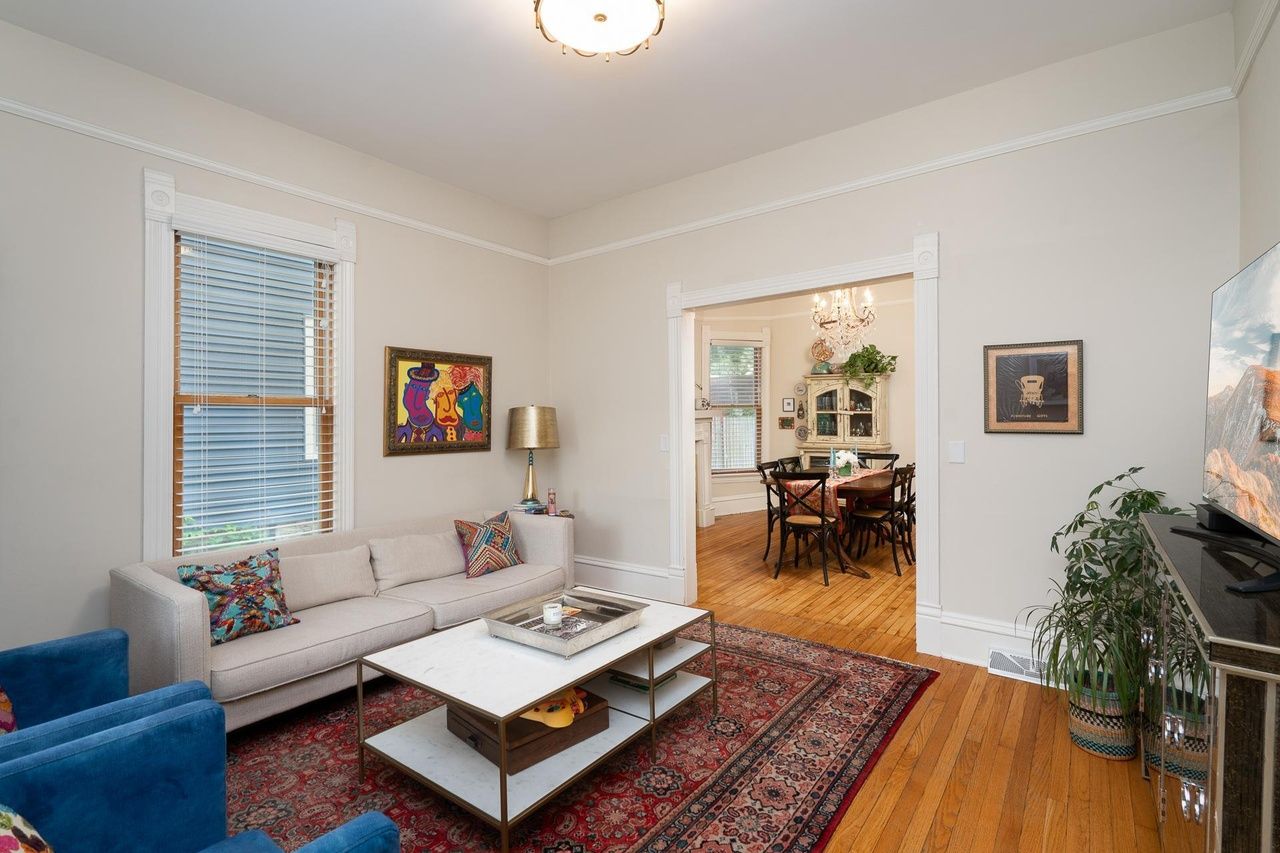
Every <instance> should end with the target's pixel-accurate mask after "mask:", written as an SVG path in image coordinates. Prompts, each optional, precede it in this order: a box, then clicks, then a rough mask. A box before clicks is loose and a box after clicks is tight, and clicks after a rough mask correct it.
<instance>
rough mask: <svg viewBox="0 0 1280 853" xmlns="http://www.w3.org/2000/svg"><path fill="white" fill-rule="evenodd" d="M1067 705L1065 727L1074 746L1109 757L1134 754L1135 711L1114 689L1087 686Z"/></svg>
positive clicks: (1132, 756) (1122, 759)
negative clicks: (1101, 689) (1077, 697)
mask: <svg viewBox="0 0 1280 853" xmlns="http://www.w3.org/2000/svg"><path fill="white" fill-rule="evenodd" d="M1068 705H1069V707H1068V711H1067V730H1068V731H1069V732H1070V733H1071V742H1072V743H1074V744H1075V745H1076V746H1078V747H1080V748H1081V749H1083V750H1084V751H1085V752H1092V753H1093V754H1094V755H1100V756H1102V757H1103V758H1106V759H1110V760H1112V761H1128V760H1129V759H1131V758H1134V757H1135V756H1137V754H1138V715H1137V714H1135V713H1134V712H1133V710H1132V709H1131V708H1125V707H1123V706H1121V704H1120V699H1119V697H1118V696H1117V695H1116V694H1115V693H1113V692H1111V691H1105V692H1104V691H1094V690H1088V689H1086V690H1084V691H1083V692H1082V693H1081V695H1080V696H1079V699H1078V700H1071V701H1069V702H1068Z"/></svg>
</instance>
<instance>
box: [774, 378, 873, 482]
mask: <svg viewBox="0 0 1280 853" xmlns="http://www.w3.org/2000/svg"><path fill="white" fill-rule="evenodd" d="M890 375H892V374H882V375H877V374H862V375H857V376H853V377H851V378H850V377H845V376H843V375H839V374H837V375H829V374H828V375H822V374H815V375H810V376H806V377H805V378H804V382H805V386H806V390H807V393H806V395H805V399H804V406H805V416H804V426H805V427H806V428H807V429H808V436H807V437H806V438H805V440H804V441H801V442H798V443H797V445H796V446H797V448H798V449H799V450H800V451H801V453H802V454H803V455H804V456H805V458H806V460H809V459H811V458H818V457H822V459H823V461H822V463H821V464H826V463H825V457H826V455H827V454H828V453H829V452H830V450H831V449H832V448H835V449H836V450H859V451H867V452H871V453H882V452H884V451H886V450H888V449H889V448H890V447H891V446H892V445H891V443H890V441H889V377H890Z"/></svg>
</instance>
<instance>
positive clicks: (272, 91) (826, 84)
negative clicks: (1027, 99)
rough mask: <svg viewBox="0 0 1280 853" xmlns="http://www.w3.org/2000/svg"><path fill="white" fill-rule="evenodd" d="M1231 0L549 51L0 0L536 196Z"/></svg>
mask: <svg viewBox="0 0 1280 853" xmlns="http://www.w3.org/2000/svg"><path fill="white" fill-rule="evenodd" d="M1230 6H1231V0H1121V2H1117V0H1070V2H1063V0H964V2H947V0H931V2H926V0H874V2H873V0H791V2H787V3H779V2H777V0H667V25H666V29H665V30H664V32H663V33H662V34H661V35H660V36H659V37H658V38H656V39H654V41H653V48H652V50H650V51H648V52H645V51H641V52H639V53H637V54H636V55H634V56H630V57H621V58H615V59H614V60H613V61H612V62H611V63H608V64H606V63H605V62H604V61H603V60H602V59H599V58H597V59H582V58H580V57H577V56H574V55H573V54H570V55H568V56H561V54H560V50H559V48H558V47H556V46H553V45H550V44H548V43H546V42H545V41H543V40H542V38H541V36H539V35H538V33H537V32H536V31H535V30H534V27H533V11H532V3H531V2H530V0H358V1H357V0H269V2H263V0H110V2H103V0H0V18H2V19H5V20H8V21H10V22H12V23H14V24H16V25H18V26H20V27H24V28H26V29H29V30H34V31H35V32H38V33H42V34H44V35H47V36H50V37H52V38H55V39H58V40H60V41H64V42H67V43H70V44H72V45H75V46H77V47H81V48H83V49H85V50H88V51H92V52H93V53H98V54H101V55H103V56H106V57H108V58H110V59H114V60H116V61H118V62H122V63H124V64H126V65H130V66H133V67H135V68H138V69H140V70H143V71H146V72H149V73H151V74H154V75H157V76H159V77H163V78H165V79H167V80H171V81H173V82H175V83H178V84H181V85H183V86H186V87H189V88H191V89H195V90H197V91H199V92H203V93H205V94H207V95H211V96H213V97H216V98H219V99H222V100H224V101H228V102H230V103H233V104H236V105H239V106H242V107H245V108H247V109H250V110H253V111H255V112H257V113H261V114H262V115H265V116H268V117H270V118H273V119H276V120H278V121H281V122H284V123H286V124H289V125H293V126H294V127H298V128H301V129H303V130H307V131H310V132H312V133H315V134H318V135H320V136H324V137H327V138H329V139H332V140H335V141H337V142H340V143H343V144H345V145H348V146H350V147H352V148H355V149H358V150H360V151H364V152H367V153H369V154H373V155H376V156H378V157H381V158H383V159H386V160H389V161H391V162H393V163H396V164H398V165H401V166H404V167H407V168H409V169H413V170H414V171H417V172H421V173H423V174H426V175H429V176H431V177H434V178H437V179H440V180H443V181H446V182H448V183H451V184H454V185H457V186H461V187H464V188H466V189H469V190H472V191H475V192H478V193H481V194H483V195H486V196H489V197H491V198H494V199H497V200H499V201H502V202H506V203H508V204H511V205H514V206H516V207H519V208H522V209H525V210H528V211H530V212H533V213H537V214H541V215H544V216H558V215H561V214H565V213H569V212H571V211H574V210H578V209H581V208H584V207H588V206H590V205H592V204H595V203H597V202H600V201H604V200H606V199H609V198H614V197H617V196H620V195H624V194H626V193H629V192H634V191H636V190H640V189H644V188H647V187H651V186H656V185H658V184H662V183H665V182H667V181H671V180H675V179H677V178H681V177H685V176H687V175H691V174H696V173H698V172H702V171H705V170H707V169H712V168H715V167H717V166H722V165H725V164H727V163H732V162H735V161H737V160H741V159H744V158H746V157H751V156H754V155H756V154H761V153H764V152H766V151H770V150H773V149H775V148H780V147H782V146H785V145H789V144H792V143H794V142H799V141H801V140H804V139H808V138H811V137H814V136H818V135H821V134H823V133H828V132H831V131H834V130H839V129H841V128H844V127H849V126H851V125H854V124H858V123H860V122H864V121H867V120H869V119H872V118H875V117H877V116H881V115H886V114H889V113H892V112H896V111H898V110H902V109H905V108H907V107H910V106H914V105H916V104H921V103H924V102H927V101H931V100H934V99H937V98H940V97H945V96H947V95H950V94H955V93H957V92H961V91H964V90H966V89H970V88H973V87H975V86H980V85H983V84H986V83H990V82H994V81H996V80H999V79H1002V78H1004V77H1008V76H1011V75H1014V74H1018V73H1021V72H1023V71H1027V70H1030V69H1032V68H1036V67H1038V66H1041V65H1045V64H1048V63H1051V62H1055V61H1058V60H1061V59H1066V58H1068V57H1071V56H1077V55H1080V54H1083V53H1088V52H1090V51H1094V50H1098V49H1101V48H1103V47H1107V46H1109V45H1113V44H1118V43H1120V42H1123V41H1127V40H1130V39H1133V38H1138V37H1140V36H1144V35H1149V34H1152V33H1155V32H1159V31H1161V30H1165V29H1169V28H1171V27H1176V26H1181V25H1183V24H1187V23H1191V22H1193V21H1196V20H1199V19H1202V18H1206V17H1209V16H1211V15H1214V14H1218V13H1220V12H1225V11H1228V10H1229V9H1230Z"/></svg>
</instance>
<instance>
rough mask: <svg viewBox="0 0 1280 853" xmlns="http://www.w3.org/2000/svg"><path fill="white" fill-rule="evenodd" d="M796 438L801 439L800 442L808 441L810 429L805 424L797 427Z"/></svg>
mask: <svg viewBox="0 0 1280 853" xmlns="http://www.w3.org/2000/svg"><path fill="white" fill-rule="evenodd" d="M796 438H797V439H799V440H800V441H808V440H809V428H808V427H807V426H805V425H804V424H800V426H798V427H796Z"/></svg>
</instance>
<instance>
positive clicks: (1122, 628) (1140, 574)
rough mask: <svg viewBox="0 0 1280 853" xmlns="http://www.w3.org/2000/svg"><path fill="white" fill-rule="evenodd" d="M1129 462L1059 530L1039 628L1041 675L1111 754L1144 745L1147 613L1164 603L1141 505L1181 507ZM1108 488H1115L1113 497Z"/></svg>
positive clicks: (1094, 743)
mask: <svg viewBox="0 0 1280 853" xmlns="http://www.w3.org/2000/svg"><path fill="white" fill-rule="evenodd" d="M1140 471H1142V469H1141V468H1130V469H1129V470H1127V471H1125V472H1124V473H1122V474H1120V475H1118V476H1116V477H1113V478H1111V479H1110V480H1107V481H1106V482H1104V483H1102V484H1101V485H1099V486H1097V487H1096V488H1094V490H1093V491H1092V492H1090V493H1089V500H1088V501H1087V502H1086V504H1085V507H1084V509H1083V510H1082V511H1080V512H1079V513H1077V514H1076V516H1075V517H1074V518H1072V519H1071V520H1070V521H1069V522H1067V523H1066V524H1064V525H1063V526H1062V527H1061V528H1059V529H1058V531H1057V532H1056V533H1054V534H1053V538H1052V540H1051V542H1050V548H1051V550H1052V551H1053V552H1054V553H1055V554H1057V553H1060V554H1062V555H1063V557H1065V558H1066V572H1065V577H1064V579H1063V580H1062V581H1055V582H1054V591H1055V599H1056V600H1055V601H1054V602H1053V603H1052V604H1049V605H1047V606H1045V607H1038V608H1033V609H1032V612H1033V613H1035V612H1042V615H1041V616H1040V618H1039V619H1037V620H1036V624H1035V629H1034V631H1033V633H1032V648H1033V650H1034V654H1035V656H1036V657H1037V658H1038V659H1039V660H1040V661H1041V662H1042V665H1043V670H1042V671H1041V680H1042V681H1043V683H1044V684H1045V685H1046V686H1050V687H1061V688H1062V689H1064V690H1065V691H1066V694H1067V702H1068V729H1069V730H1070V732H1071V740H1072V741H1073V742H1074V743H1075V744H1076V745H1077V746H1079V747H1081V748H1082V749H1085V750H1087V751H1089V752H1092V753H1095V754H1097V755H1101V756H1103V757H1104V758H1110V759H1119V760H1126V759H1129V758H1133V757H1134V756H1135V755H1136V754H1137V743H1138V719H1137V713H1136V712H1137V708H1138V697H1139V695H1140V694H1141V692H1142V690H1143V685H1144V683H1145V681H1144V676H1145V674H1146V668H1147V663H1148V654H1149V648H1148V644H1147V643H1144V642H1143V627H1144V621H1145V620H1146V619H1147V618H1149V614H1150V613H1152V612H1153V611H1154V609H1155V607H1156V606H1157V600H1158V591H1157V589H1156V585H1155V584H1154V583H1153V579H1154V577H1155V572H1156V568H1155V556H1154V554H1153V552H1152V550H1151V549H1152V546H1151V542H1150V540H1149V539H1148V537H1147V533H1146V530H1145V529H1144V528H1143V527H1142V522H1141V520H1140V516H1141V515H1142V513H1170V514H1174V513H1179V512H1181V510H1178V509H1176V508H1172V507H1167V506H1165V504H1164V499H1165V497H1166V495H1165V493H1164V492H1159V491H1153V490H1150V489H1146V488H1143V487H1142V486H1141V485H1140V484H1139V483H1138V481H1137V479H1136V475H1137V474H1138V473H1139V472H1140ZM1104 492H1115V493H1118V494H1116V495H1115V497H1114V498H1112V499H1111V500H1110V501H1109V502H1107V503H1105V504H1104V503H1103V501H1104V500H1105V498H1102V500H1099V499H1100V498H1101V497H1102V495H1103V493H1104Z"/></svg>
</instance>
